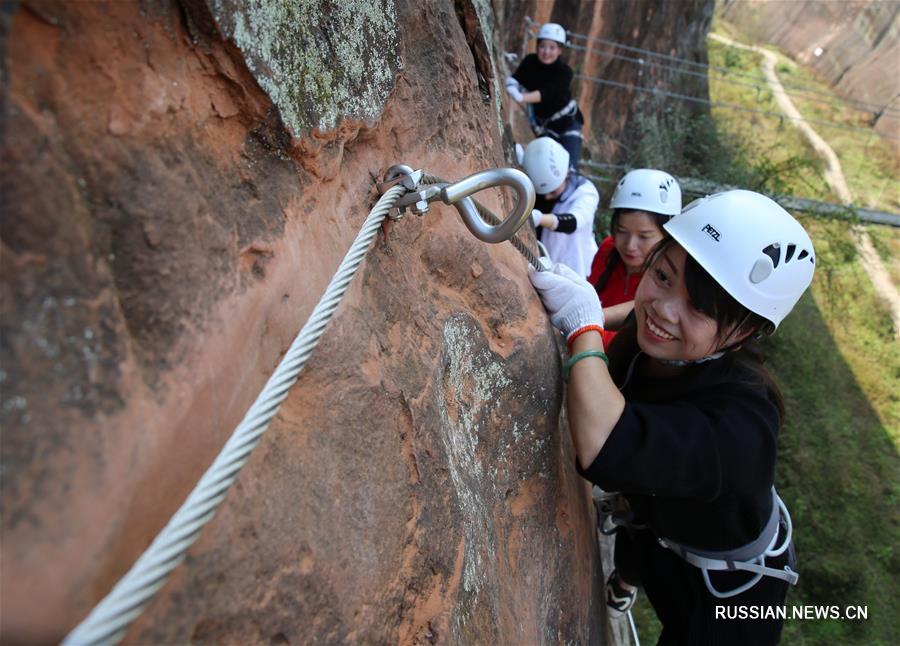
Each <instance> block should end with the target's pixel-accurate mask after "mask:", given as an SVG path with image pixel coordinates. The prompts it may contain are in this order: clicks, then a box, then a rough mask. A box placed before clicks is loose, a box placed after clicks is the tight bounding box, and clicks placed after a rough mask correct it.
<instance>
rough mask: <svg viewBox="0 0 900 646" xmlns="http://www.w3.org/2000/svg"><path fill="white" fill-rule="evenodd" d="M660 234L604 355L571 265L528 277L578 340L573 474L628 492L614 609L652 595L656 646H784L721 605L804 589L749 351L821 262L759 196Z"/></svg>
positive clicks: (729, 196) (777, 599)
mask: <svg viewBox="0 0 900 646" xmlns="http://www.w3.org/2000/svg"><path fill="white" fill-rule="evenodd" d="M664 229H665V231H666V232H667V233H668V234H669V235H670V236H671V239H669V240H666V241H665V242H662V243H661V244H660V245H659V246H658V247H657V248H656V250H655V251H654V252H653V254H652V256H651V260H650V263H649V264H650V269H649V271H648V272H647V273H646V274H645V275H644V278H643V279H642V280H641V282H640V285H639V287H638V289H637V294H636V296H635V300H634V313H635V315H634V316H633V317H631V319H630V321H629V323H628V324H627V325H626V327H625V329H623V330H622V331H621V332H620V333H619V335H618V336H617V337H616V340H615V342H614V343H613V344H612V345H611V347H610V348H609V350H610V353H609V358H608V360H607V359H606V357H605V355H604V353H603V349H604V347H603V340H602V337H601V335H600V333H599V328H600V327H601V326H602V325H603V312H602V309H601V305H600V303H599V302H598V300H597V297H596V292H595V290H594V288H593V287H592V286H591V285H590V284H589V283H587V282H585V281H584V280H581V279H579V278H578V277H577V276H575V275H573V273H572V272H570V271H568V270H567V269H566V268H564V267H553V268H552V270H551V271H547V272H541V273H537V272H534V273H532V275H531V277H532V282H533V283H534V285H535V287H536V289H537V290H538V292H539V294H540V295H541V298H542V300H543V302H544V305H545V307H546V308H547V309H548V311H549V313H550V315H551V320H552V321H553V323H554V325H556V326H557V327H558V328H560V329H561V330H562V331H563V332H564V333H565V334H566V336H567V341H568V344H569V349H570V354H571V357H570V358H569V359H568V360H567V361H566V365H565V370H564V374H567V375H569V387H568V390H567V406H568V418H569V423H570V428H571V432H572V439H573V443H574V445H575V449H576V455H577V463H578V464H577V467H578V470H579V472H580V473H581V475H582V476H584V477H585V478H587V479H588V480H590V481H591V482H593V483H595V484H598V485H600V486H601V487H603V488H604V489H605V490H607V491H621V492H623V495H624V498H625V500H626V501H627V503H628V505H629V507H630V511H631V512H632V514H633V518H634V520H633V522H632V523H629V524H628V525H627V526H626V527H625V528H623V529H620V530H619V532H618V536H617V539H616V551H615V562H616V571H614V572H613V573H612V574H611V575H610V578H609V581H608V583H607V603H608V605H609V606H610V607H611V608H612V609H613V610H614V611H624V610H627V609H628V608H630V606H631V604H632V603H633V602H634V598H635V596H636V594H637V586H639V585H640V586H643V587H644V589H645V590H646V592H647V596H648V598H649V600H650V602H651V604H652V605H653V607H654V609H655V610H656V613H657V615H658V616H659V619H660V621H661V623H662V624H663V632H662V636H661V638H660V642H661V643H754V644H756V643H759V644H768V643H775V642H777V641H778V638H779V636H780V633H781V628H782V623H783V622H782V620H781V619H779V618H777V617H774V618H768V619H765V620H759V621H723V620H721V619H719V620H717V619H716V615H715V608H716V606H717V605H721V603H722V602H721V601H720V599H722V598H727V599H728V603H730V604H743V605H760V606H761V605H772V606H777V605H781V604H783V603H784V600H785V597H786V595H787V590H788V585H789V584H790V583H796V580H797V575H796V573H795V572H794V570H793V568H794V565H795V564H794V560H795V559H794V553H793V547H792V541H791V530H790V520H789V516H788V515H787V510H786V508H784V506H783V504H782V503H781V502H780V499H779V498H778V497H777V495H776V494H775V493H774V487H773V483H774V479H775V457H776V444H777V436H778V430H779V428H780V426H781V421H782V417H783V416H784V407H783V405H782V399H781V395H780V393H779V392H778V389H777V387H776V386H775V384H774V383H773V381H772V380H771V379H770V378H769V377H768V374H767V373H766V371H765V369H764V367H763V365H762V361H761V358H760V357H759V355H758V353H757V352H756V351H755V349H754V347H753V343H752V340H753V338H754V337H755V336H758V335H760V334H763V333H769V332H773V331H774V330H775V328H776V327H777V326H778V324H779V323H780V322H781V321H782V319H783V318H784V317H785V316H786V315H787V314H788V313H789V312H790V310H791V309H792V308H793V306H794V305H795V304H796V302H797V300H798V299H799V298H800V296H801V294H802V293H803V292H804V291H805V290H806V288H807V287H808V286H809V283H810V281H811V280H812V275H813V269H814V266H815V254H814V251H813V247H812V243H811V242H810V239H809V237H808V236H807V234H806V232H805V231H804V230H803V228H802V227H801V226H800V224H799V223H797V222H796V221H795V220H794V219H793V218H792V217H791V216H790V215H789V214H788V213H787V212H786V211H785V210H784V209H782V208H781V207H780V206H778V205H777V204H776V203H775V202H773V201H772V200H770V199H769V198H767V197H764V196H762V195H759V194H757V193H752V192H750V191H728V192H726V193H720V194H717V195H713V196H710V197H707V198H703V199H702V200H698V201H696V202H694V203H692V204H691V205H689V206H688V207H687V208H685V209H684V211H682V212H681V213H680V214H679V215H676V216H675V217H674V218H672V219H671V220H670V221H669V222H668V223H666V224H665V225H664ZM596 358H601V359H604V361H597V360H596ZM607 365H608V368H607Z"/></svg>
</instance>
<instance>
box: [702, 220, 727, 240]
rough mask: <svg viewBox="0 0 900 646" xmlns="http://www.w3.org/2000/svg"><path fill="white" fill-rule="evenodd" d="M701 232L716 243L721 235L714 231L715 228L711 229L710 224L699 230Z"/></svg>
mask: <svg viewBox="0 0 900 646" xmlns="http://www.w3.org/2000/svg"><path fill="white" fill-rule="evenodd" d="M701 231H703V232H704V233H706V235H708V236H709V237H710V238H712V239H713V240H715V241H716V242H718V241H719V236H721V235H722V234H721V233H719V232H718V231H716V230H715V228H713V226H712V225H711V224H707V225H706V226H705V227H703V228H702V229H701Z"/></svg>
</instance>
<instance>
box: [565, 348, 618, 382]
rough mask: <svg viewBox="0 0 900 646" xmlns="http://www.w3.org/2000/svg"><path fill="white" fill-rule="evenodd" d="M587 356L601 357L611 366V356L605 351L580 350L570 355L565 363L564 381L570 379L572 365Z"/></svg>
mask: <svg viewBox="0 0 900 646" xmlns="http://www.w3.org/2000/svg"><path fill="white" fill-rule="evenodd" d="M585 357H600V358H601V359H603V362H604V363H605V364H606V365H607V367H608V366H609V357H607V356H606V353H605V352H602V351H600V350H585V351H584V352H579V353H578V354H576V355H574V356H572V357H569V358H568V359H567V360H566V362H565V363H564V364H563V381H569V371H570V370H572V366H574V365H575V364H576V363H578V362H579V361H581V360H582V359H584V358H585Z"/></svg>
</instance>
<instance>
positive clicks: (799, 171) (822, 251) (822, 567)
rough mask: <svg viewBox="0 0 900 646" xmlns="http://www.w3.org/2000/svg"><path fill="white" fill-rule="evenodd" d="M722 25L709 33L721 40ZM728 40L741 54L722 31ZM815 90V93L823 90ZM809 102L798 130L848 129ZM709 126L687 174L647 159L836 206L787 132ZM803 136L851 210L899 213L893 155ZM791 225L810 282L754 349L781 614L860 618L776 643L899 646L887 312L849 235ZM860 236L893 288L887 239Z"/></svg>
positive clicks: (898, 446) (850, 141) (795, 75)
mask: <svg viewBox="0 0 900 646" xmlns="http://www.w3.org/2000/svg"><path fill="white" fill-rule="evenodd" d="M723 26H724V25H718V26H717V29H719V28H720V27H723ZM724 27H725V28H726V29H719V30H720V31H729V30H728V26H724ZM729 35H732V37H734V38H735V39H737V40H742V41H743V42H746V40H745V39H742V38H741V36H740V34H738V33H735V32H734V31H731V34H729ZM708 44H709V52H710V63H711V64H713V65H720V66H726V67H729V68H731V69H734V70H735V71H742V72H747V73H753V74H761V71H760V68H759V59H760V56H759V55H757V54H754V53H750V52H745V51H742V50H736V49H733V48H729V47H726V46H725V45H721V44H719V43H716V42H714V41H712V40H710V41H708ZM777 71H778V73H779V75H780V76H782V77H785V78H783V81H787V82H794V83H803V84H813V83H819V81H818V80H817V79H816V78H815V77H814V75H812V74H811V73H809V72H808V71H805V70H804V69H803V68H802V67H801V66H798V65H795V64H794V63H792V62H790V61H787V59H784V60H783V61H781V62H780V63H779V64H778V66H777ZM744 80H747V79H744ZM818 87H820V88H821V89H823V91H824V90H827V87H826V86H825V85H824V84H821V83H820V84H819V86H818ZM710 95H711V98H712V100H713V101H718V102H727V103H735V104H739V105H744V106H747V107H753V108H759V109H762V110H770V111H773V112H777V111H778V108H777V106H776V105H775V103H774V99H773V98H772V95H771V93H770V92H768V91H767V90H762V91H760V92H758V93H757V91H755V90H754V89H752V88H746V87H744V88H742V87H740V86H735V85H730V84H725V83H722V82H720V81H717V80H716V79H715V78H713V79H711V83H710ZM812 104H813V102H811V101H801V100H798V101H797V105H798V109H800V110H801V113H804V114H805V115H806V116H808V117H809V118H814V119H823V120H828V121H839V122H841V123H847V124H848V125H854V126H860V124H861V123H862V122H861V121H860V116H859V114H858V113H856V112H854V111H852V110H846V111H844V112H839V113H835V112H831V113H826V112H825V110H826V109H828V110H834V108H829V107H828V106H822V105H821V104H820V105H819V106H818V107H813V105H812ZM712 118H713V123H712V128H710V127H709V124H699V125H698V126H696V129H695V130H694V131H693V132H691V133H690V136H691V137H693V140H694V141H695V142H696V146H697V148H698V149H699V150H701V151H703V155H696V156H695V157H696V158H695V160H694V161H690V162H685V161H684V160H677V159H675V160H669V159H665V158H656V161H657V163H661V164H662V163H665V164H669V165H670V166H671V167H673V168H675V170H676V172H684V173H685V174H688V172H694V173H695V176H701V177H707V178H710V179H715V180H717V181H720V182H723V183H726V182H727V183H732V184H737V185H741V186H745V187H747V188H756V189H758V190H767V191H771V192H774V193H785V194H793V195H798V196H802V197H809V198H814V199H821V200H825V201H837V200H836V199H835V196H834V195H833V194H832V192H831V191H830V189H829V188H828V186H827V184H826V183H825V181H824V178H823V176H822V163H821V161H820V160H819V159H818V158H817V156H816V155H815V153H814V152H813V151H812V149H811V148H810V147H809V146H808V144H807V143H806V142H805V140H804V139H803V137H802V135H800V133H799V132H798V131H797V130H796V128H794V127H792V126H791V124H790V122H788V121H784V122H779V120H778V119H777V118H771V117H764V116H763V115H753V114H748V113H739V112H736V111H733V110H728V109H724V108H714V109H713V110H712ZM863 125H864V124H863ZM860 127H861V126H860ZM817 131H818V132H819V134H820V135H821V136H822V137H823V138H824V139H825V140H826V141H828V142H829V143H830V144H831V145H832V147H834V148H835V150H836V152H837V154H838V156H839V158H840V159H841V162H842V164H844V166H845V174H846V176H847V179H848V183H849V184H850V188H851V191H852V192H853V193H854V196H855V198H856V201H857V203H859V204H861V205H865V206H870V207H872V208H880V209H884V210H889V211H894V212H900V201H898V195H897V188H896V186H897V182H896V179H895V178H896V177H897V175H898V173H897V170H898V164H897V157H896V155H895V154H894V153H893V152H892V151H891V149H890V148H889V147H888V146H887V145H885V144H883V142H881V141H880V140H879V139H877V138H876V137H872V138H870V139H869V138H866V137H865V136H863V137H860V136H859V133H844V132H842V131H840V130H832V129H825V128H819V129H817ZM663 149H665V146H657V148H655V149H648V148H643V149H639V150H641V151H643V152H642V154H643V159H642V161H644V162H645V163H650V162H652V161H653V160H654V157H653V153H654V150H663ZM648 150H649V151H650V152H649V153H648V152H647V151H648ZM695 152H696V151H695ZM703 157H706V158H707V159H708V163H706V164H704V163H703ZM679 164H681V165H682V166H681V167H679ZM664 167H665V166H664ZM685 167H687V168H685ZM729 180H730V181H729ZM802 221H803V224H804V226H805V227H806V228H807V230H808V231H809V232H810V235H811V237H812V238H813V242H814V244H815V246H816V251H817V257H818V258H817V271H816V277H815V280H814V281H813V286H812V288H811V289H810V291H809V292H808V293H807V294H806V295H805V296H804V297H803V299H801V301H800V303H799V304H798V306H797V307H796V308H795V310H794V312H793V313H792V314H791V316H789V317H788V318H787V319H786V320H785V322H784V323H783V324H782V326H781V327H780V328H779V330H778V332H777V334H776V335H774V336H773V337H772V338H771V339H769V340H768V341H767V342H766V346H767V347H766V350H767V354H768V356H769V367H770V369H771V370H772V372H773V374H774V376H775V378H776V380H777V381H778V383H779V384H780V386H781V388H782V390H783V393H784V395H785V398H786V406H787V417H786V420H785V425H784V428H783V429H782V433H781V440H780V447H779V450H780V456H779V463H778V471H777V485H778V487H779V490H780V493H781V495H782V497H783V498H784V499H785V501H786V503H787V504H788V507H789V508H790V510H791V513H792V516H793V519H794V526H795V542H796V545H797V551H798V558H799V565H798V569H799V572H800V583H799V585H798V586H797V587H795V588H792V590H791V592H790V594H789V596H788V601H787V603H788V605H789V607H790V606H800V605H829V606H830V605H839V606H846V605H860V606H867V608H868V619H867V620H865V621H839V620H806V621H799V620H797V621H791V620H788V621H787V622H786V623H785V629H784V636H783V643H785V644H801V645H806V644H895V643H898V641H900V640H898V636H900V603H898V595H897V593H896V592H895V590H896V589H897V587H898V583H897V581H898V580H900V504H898V503H900V457H898V455H900V343H898V342H897V340H896V339H895V337H894V336H893V327H892V322H891V319H890V315H889V312H888V310H887V306H886V305H885V304H884V303H883V302H882V301H881V300H880V299H879V298H878V297H877V295H876V293H875V291H874V288H873V287H872V285H871V283H870V281H869V279H868V277H867V276H866V274H865V272H864V270H863V268H862V266H861V264H860V260H859V258H858V257H857V253H856V249H855V247H854V244H853V239H852V237H851V236H852V235H853V234H852V232H851V229H850V227H849V225H848V224H847V223H846V222H841V221H836V220H831V221H829V220H821V219H813V218H811V217H804V218H802ZM866 228H867V231H868V232H869V234H870V237H871V239H872V241H873V244H874V246H875V248H876V250H877V252H878V254H879V256H880V257H881V258H882V260H883V261H884V262H885V264H886V266H887V267H888V270H889V271H890V272H891V276H892V278H893V280H894V283H895V284H900V261H898V259H900V230H897V229H892V228H889V227H883V226H878V225H870V226H867V227H866ZM634 614H635V619H636V621H637V623H638V629H639V632H640V635H641V640H642V642H643V643H654V642H655V640H656V639H657V638H658V635H659V629H660V627H659V624H658V622H657V620H656V618H655V616H654V613H653V610H652V608H651V607H650V606H649V603H648V602H647V601H646V597H644V596H643V595H642V596H641V597H640V598H639V601H638V604H637V605H636V606H635V610H634Z"/></svg>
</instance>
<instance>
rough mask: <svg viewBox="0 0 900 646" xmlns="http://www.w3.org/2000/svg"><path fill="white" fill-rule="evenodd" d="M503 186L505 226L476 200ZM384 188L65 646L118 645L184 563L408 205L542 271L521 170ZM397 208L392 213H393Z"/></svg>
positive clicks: (413, 176) (529, 192) (419, 177)
mask: <svg viewBox="0 0 900 646" xmlns="http://www.w3.org/2000/svg"><path fill="white" fill-rule="evenodd" d="M500 186H507V187H510V188H512V189H513V190H514V191H515V193H516V202H515V205H514V207H513V209H512V211H511V212H510V213H509V215H507V217H506V218H505V219H503V220H502V221H501V220H500V219H498V218H497V217H496V216H495V215H494V214H492V213H491V212H490V211H489V210H488V209H486V208H485V207H483V206H482V205H481V204H479V203H478V202H476V201H475V200H474V199H473V198H471V197H470V196H471V195H474V194H475V193H477V192H479V191H481V190H484V189H486V188H491V187H500ZM378 188H379V192H380V193H382V195H381V197H380V198H379V200H378V201H377V203H376V204H375V206H374V207H373V208H372V210H371V211H370V212H369V215H368V216H367V217H366V219H365V221H364V222H363V225H362V228H361V229H360V231H359V233H358V234H357V236H356V239H355V240H354V241H353V244H351V246H350V249H349V250H348V251H347V254H346V255H345V256H344V259H343V260H342V261H341V264H340V266H339V267H338V269H337V271H336V272H335V274H334V276H333V277H332V279H331V282H330V283H329V284H328V287H327V288H326V289H325V293H324V294H323V295H322V298H321V299H320V300H319V302H318V304H317V305H316V307H315V308H314V309H313V312H312V314H311V315H310V317H309V320H307V322H306V323H305V324H304V325H303V328H302V329H301V330H300V332H299V333H298V334H297V337H296V338H295V339H294V341H293V343H291V346H290V348H289V349H288V351H287V353H286V354H285V356H284V358H283V359H282V360H281V362H280V363H279V364H278V367H277V368H276V369H275V372H274V373H273V374H272V376H271V377H270V378H269V380H268V381H267V382H266V385H265V386H264V387H263V389H262V391H261V392H260V394H259V396H258V397H257V398H256V401H255V402H253V405H252V406H251V407H250V409H249V410H248V411H247V413H246V415H245V416H244V419H243V420H242V421H241V423H240V424H239V425H238V426H237V428H236V429H235V430H234V432H233V433H232V435H231V437H230V438H229V439H228V441H227V442H226V443H225V446H224V447H223V448H222V451H221V452H220V453H219V455H218V456H217V457H216V459H215V460H214V461H213V463H212V465H211V466H210V467H209V468H208V469H207V470H206V472H205V473H204V474H203V476H202V477H201V478H200V481H199V482H198V483H197V486H196V487H195V488H194V490H193V491H192V492H191V493H190V494H189V495H188V497H187V499H186V500H185V502H184V503H183V504H182V505H181V507H180V508H179V509H178V511H177V512H175V515H174V516H172V518H171V519H170V520H169V522H168V523H167V524H166V526H165V527H164V528H163V529H162V530H161V531H160V532H159V534H158V535H157V536H156V538H155V539H154V540H153V542H152V543H151V544H150V547H149V548H147V550H146V551H145V552H144V553H143V554H142V555H141V556H140V558H138V560H137V561H136V562H135V564H134V565H133V566H132V567H131V569H130V570H129V571H128V572H127V573H126V574H125V576H123V577H122V579H121V580H119V582H118V583H116V585H115V586H114V587H113V588H112V590H111V591H110V592H109V594H107V595H106V597H104V599H103V600H102V601H100V603H99V604H97V606H96V607H95V608H94V609H93V610H92V611H91V613H90V614H89V615H88V616H87V617H86V618H85V619H84V620H83V621H82V622H81V623H80V624H79V625H78V626H77V627H76V628H75V629H74V630H72V632H70V633H69V634H68V635H67V636H66V638H65V639H64V640H63V642H62V643H63V644H64V645H68V646H72V645H75V644H77V645H78V646H82V645H85V644H115V643H117V642H118V641H119V640H120V639H122V637H123V636H124V635H125V632H126V631H127V630H128V627H129V626H130V625H131V623H132V622H133V621H134V620H135V619H136V618H137V617H138V616H139V615H140V614H141V612H143V610H144V608H146V606H147V605H148V604H149V603H150V600H151V599H152V597H153V595H154V594H155V593H156V591H157V590H159V589H160V588H161V587H162V586H163V584H164V583H165V582H166V579H167V577H168V575H169V573H170V572H171V571H172V570H174V569H175V568H176V567H177V566H178V565H179V564H180V563H181V562H182V561H183V560H184V557H185V554H186V553H187V550H188V549H189V548H190V546H191V545H193V543H194V541H195V540H196V539H197V537H198V536H199V534H200V531H201V530H202V529H203V527H204V526H205V525H206V523H207V522H209V520H210V519H211V518H212V517H213V515H214V514H215V512H216V509H217V508H218V506H219V504H220V503H221V502H222V501H223V500H224V499H225V495H226V493H227V492H228V489H229V487H231V485H232V484H233V483H234V481H235V479H236V478H237V474H238V472H239V471H240V470H241V467H243V466H244V464H245V463H246V462H247V459H248V458H249V457H250V453H251V452H252V451H253V449H254V448H256V446H257V445H258V444H259V441H260V439H261V438H262V435H263V433H265V432H266V430H268V427H269V423H270V422H271V421H272V419H273V418H274V417H275V415H276V414H277V413H278V409H279V408H280V407H281V404H282V402H283V401H284V400H285V398H286V397H287V394H288V391H289V390H290V388H291V386H293V385H294V383H295V382H296V381H297V378H298V375H299V374H300V371H301V370H302V369H303V366H304V365H305V364H306V361H307V359H309V357H310V355H311V354H312V352H313V350H314V349H315V347H316V345H318V342H319V340H320V339H321V337H322V335H323V333H324V331H325V327H326V326H327V325H328V322H329V321H330V320H331V317H332V316H333V315H334V312H335V310H336V309H337V307H338V305H339V304H340V301H341V299H342V298H343V296H344V293H345V292H346V291H347V288H348V287H349V285H350V281H351V279H352V278H353V275H354V274H355V273H356V270H357V269H358V268H359V265H360V264H361V262H362V259H363V257H364V256H365V255H366V252H367V251H368V248H369V245H370V243H371V242H372V240H373V239H374V237H375V235H376V234H377V233H378V230H379V229H380V228H381V225H382V223H383V222H384V220H385V218H390V219H399V218H400V217H402V216H403V212H404V211H405V209H406V208H410V209H411V210H412V211H413V212H415V213H417V214H419V215H422V214H424V213H426V212H427V211H428V203H429V202H431V201H434V200H436V199H440V200H442V201H443V202H444V203H445V204H452V205H453V206H455V207H456V209H457V211H459V214H460V216H461V217H462V219H463V222H464V223H465V225H466V227H467V228H468V229H469V231H471V232H472V234H473V235H475V236H476V237H477V238H478V239H479V240H484V241H485V242H490V243H499V242H502V241H504V240H507V239H509V240H511V241H512V242H513V244H514V245H515V246H516V248H517V249H518V250H519V251H520V252H521V253H522V254H523V255H524V256H525V257H526V258H527V259H528V261H529V262H530V263H531V264H532V265H533V266H534V267H535V269H537V270H538V271H542V270H543V267H542V265H541V264H540V262H539V261H538V259H537V257H535V255H534V253H532V252H531V250H529V249H528V247H527V246H526V245H525V244H524V243H523V242H521V240H518V239H517V238H516V237H515V233H516V231H518V229H519V227H521V226H522V224H524V223H525V221H526V220H528V219H529V218H530V216H531V209H532V208H533V206H534V196H535V193H534V187H533V186H532V184H531V181H530V180H529V179H528V177H527V175H525V173H523V172H521V171H519V170H515V169H512V168H495V169H489V170H485V171H481V172H479V173H475V174H473V175H470V176H468V177H466V178H464V179H462V180H460V181H458V182H453V183H450V182H446V181H445V180H442V179H440V178H438V177H434V176H432V175H427V174H426V173H424V171H422V170H417V171H413V170H412V169H411V168H410V167H409V166H404V165H397V166H392V167H391V169H389V172H388V175H387V177H386V179H385V182H383V183H382V184H379V187H378ZM392 210H393V214H390V212H391V211H392ZM389 214H390V215H389ZM482 218H484V219H482ZM485 220H487V221H488V222H485Z"/></svg>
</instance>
